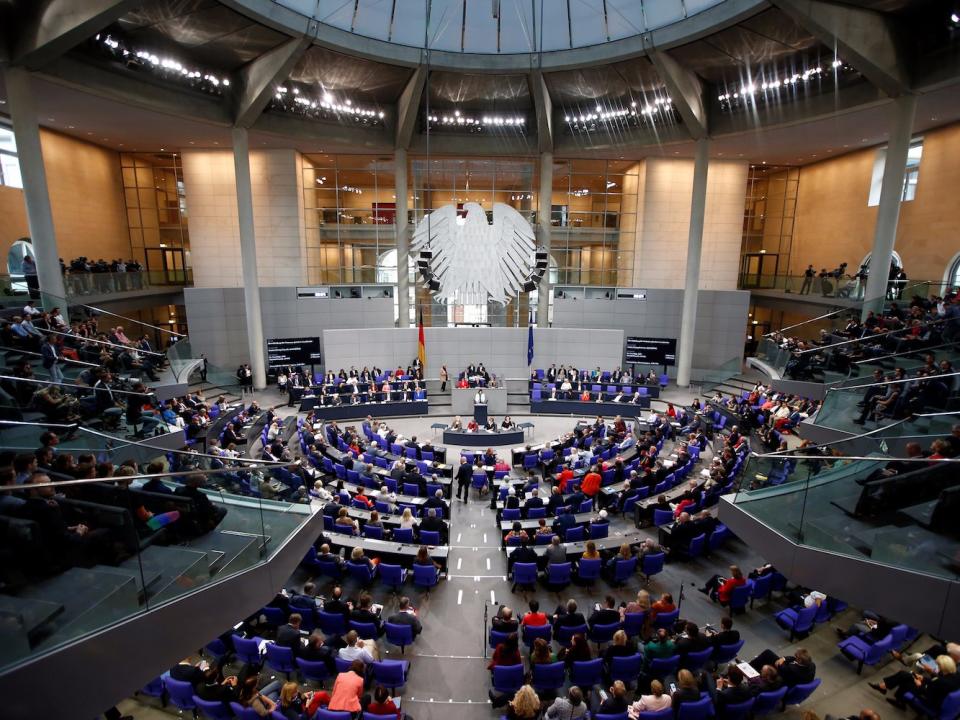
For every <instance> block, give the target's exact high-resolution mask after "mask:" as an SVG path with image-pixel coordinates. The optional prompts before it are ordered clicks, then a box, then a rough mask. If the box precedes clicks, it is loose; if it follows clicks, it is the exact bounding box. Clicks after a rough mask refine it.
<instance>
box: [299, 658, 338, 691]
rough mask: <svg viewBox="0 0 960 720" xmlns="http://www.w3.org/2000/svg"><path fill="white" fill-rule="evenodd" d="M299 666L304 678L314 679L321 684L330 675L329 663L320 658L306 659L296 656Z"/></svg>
mask: <svg viewBox="0 0 960 720" xmlns="http://www.w3.org/2000/svg"><path fill="white" fill-rule="evenodd" d="M296 661H297V667H298V668H300V675H302V676H303V679H304V680H313V681H314V682H318V683H320V684H321V685H322V684H323V682H324V681H325V680H326V679H327V678H328V677H330V671H329V670H327V664H326V663H324V662H322V661H320V660H304V659H303V658H296Z"/></svg>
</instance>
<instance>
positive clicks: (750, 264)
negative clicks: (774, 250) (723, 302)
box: [740, 252, 780, 289]
mask: <svg viewBox="0 0 960 720" xmlns="http://www.w3.org/2000/svg"><path fill="white" fill-rule="evenodd" d="M779 266H780V256H779V255H777V254H769V253H759V252H757V253H746V254H745V255H744V256H743V258H742V260H741V265H740V287H741V288H744V289H747V288H757V289H763V288H773V287H776V283H777V270H778V268H779Z"/></svg>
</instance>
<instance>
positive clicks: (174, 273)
mask: <svg viewBox="0 0 960 720" xmlns="http://www.w3.org/2000/svg"><path fill="white" fill-rule="evenodd" d="M191 284H193V270H191V269H189V268H188V269H186V270H160V271H154V270H149V271H148V270H138V271H133V272H105V273H93V272H86V273H85V272H80V273H76V272H72V271H68V272H67V273H66V274H65V275H64V276H63V286H64V290H65V291H66V293H67V296H68V297H71V298H82V297H84V296H88V295H91V296H92V295H112V294H114V293H129V292H140V291H142V290H148V289H150V288H157V287H168V286H171V285H173V286H177V285H191Z"/></svg>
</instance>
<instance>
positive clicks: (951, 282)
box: [941, 253, 960, 292]
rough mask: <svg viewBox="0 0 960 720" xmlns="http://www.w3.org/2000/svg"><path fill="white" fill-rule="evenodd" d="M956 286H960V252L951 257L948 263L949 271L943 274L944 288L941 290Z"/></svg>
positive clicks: (944, 290)
mask: <svg viewBox="0 0 960 720" xmlns="http://www.w3.org/2000/svg"><path fill="white" fill-rule="evenodd" d="M955 287H960V253H957V254H956V255H954V256H953V258H951V260H950V262H948V263H947V272H946V273H944V275H943V289H942V291H941V292H946V291H947V290H949V289H951V288H955Z"/></svg>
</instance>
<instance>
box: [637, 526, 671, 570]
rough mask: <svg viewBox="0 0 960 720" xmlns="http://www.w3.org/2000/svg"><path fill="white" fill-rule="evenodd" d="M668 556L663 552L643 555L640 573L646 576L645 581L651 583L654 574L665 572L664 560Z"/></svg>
mask: <svg viewBox="0 0 960 720" xmlns="http://www.w3.org/2000/svg"><path fill="white" fill-rule="evenodd" d="M654 512H657V511H656V510H655V511H654ZM666 557H667V556H666V554H665V553H662V552H660V553H651V554H649V555H644V556H643V559H642V561H641V563H640V574H641V575H643V576H644V578H645V582H647V583H649V582H650V578H651V577H652V576H653V575H656V574H658V573H661V572H663V561H664V560H665V559H666Z"/></svg>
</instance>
